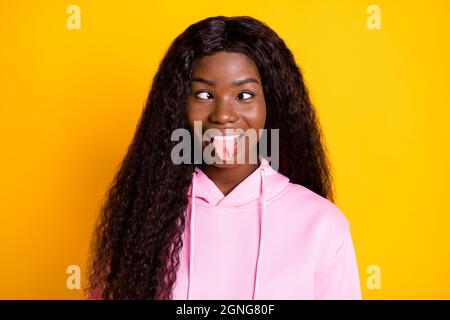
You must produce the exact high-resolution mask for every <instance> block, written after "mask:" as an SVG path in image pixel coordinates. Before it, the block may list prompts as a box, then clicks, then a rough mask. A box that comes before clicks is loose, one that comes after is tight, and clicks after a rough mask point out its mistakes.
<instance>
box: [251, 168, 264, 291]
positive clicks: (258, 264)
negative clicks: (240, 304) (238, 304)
mask: <svg viewBox="0 0 450 320" xmlns="http://www.w3.org/2000/svg"><path fill="white" fill-rule="evenodd" d="M259 173H260V175H261V202H262V203H261V216H260V221H261V223H260V226H259V243H258V256H257V260H256V271H255V282H254V284H253V296H252V299H253V300H255V299H256V294H257V293H258V289H259V280H260V272H259V271H260V270H261V256H262V252H263V249H264V235H263V231H264V218H265V214H264V209H265V206H266V199H265V196H264V169H261V170H260V171H259Z"/></svg>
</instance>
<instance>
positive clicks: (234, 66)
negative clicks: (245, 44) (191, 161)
mask: <svg viewBox="0 0 450 320" xmlns="http://www.w3.org/2000/svg"><path fill="white" fill-rule="evenodd" d="M188 118H189V123H190V125H191V127H192V128H194V121H201V124H202V130H203V132H202V133H204V132H205V131H206V130H208V129H218V131H213V132H212V134H211V135H205V137H206V138H207V139H206V140H207V141H202V149H205V148H206V147H207V146H208V145H210V144H212V146H210V147H211V149H214V150H216V149H217V150H225V149H222V146H224V147H225V146H226V147H225V148H226V150H227V151H225V152H223V153H222V156H221V157H223V156H229V155H230V154H229V153H228V152H229V150H230V143H229V141H234V151H233V150H232V155H231V156H232V157H234V161H233V164H216V163H215V164H214V165H215V166H217V167H233V166H236V165H238V164H237V163H236V162H237V161H236V158H235V153H236V144H237V142H238V141H239V139H240V141H239V146H242V145H243V141H244V140H245V143H246V144H245V145H246V147H245V150H244V151H243V152H244V153H245V162H246V163H248V161H249V156H248V153H249V152H253V150H255V149H256V148H255V146H256V144H257V141H255V140H254V139H250V138H248V137H247V136H245V137H244V138H242V135H237V133H239V132H242V131H244V132H245V131H247V130H249V129H253V130H254V132H255V133H256V134H257V135H259V133H260V132H259V130H260V129H263V128H264V124H265V121H266V103H265V100H264V92H263V87H262V82H261V77H260V74H259V72H258V69H257V67H256V65H255V64H254V63H253V61H251V60H250V59H249V58H248V57H247V56H246V55H244V54H240V53H232V52H224V51H222V52H218V53H216V54H214V55H211V56H206V57H203V58H202V59H200V60H199V62H198V64H197V66H196V68H195V69H194V70H193V72H192V85H191V91H190V93H189V97H188ZM226 129H227V130H226ZM241 130H242V131H241ZM210 131H211V130H210ZM249 131H252V130H249ZM219 132H220V134H219ZM247 132H248V131H247ZM258 137H259V136H258ZM210 138H211V139H210ZM202 140H204V139H202ZM227 141H228V142H227ZM241 142H242V143H241ZM217 150H216V151H215V153H216V154H217ZM233 153H234V156H233ZM213 155H214V153H213Z"/></svg>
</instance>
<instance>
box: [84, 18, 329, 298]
mask: <svg viewBox="0 0 450 320" xmlns="http://www.w3.org/2000/svg"><path fill="white" fill-rule="evenodd" d="M219 51H227V52H237V53H242V54H245V55H247V56H248V57H249V58H250V59H251V60H252V61H253V62H254V63H255V65H256V66H257V68H258V70H259V73H260V76H261V80H262V84H263V90H264V96H265V100H266V108H267V117H266V125H265V128H266V129H279V136H280V146H279V157H280V158H279V159H280V162H279V172H280V173H282V174H284V175H285V176H287V177H289V178H290V180H291V182H293V183H297V184H301V185H303V186H305V187H307V188H308V189H310V190H312V191H314V192H316V193H317V194H319V195H321V196H323V197H325V198H327V199H329V200H330V201H333V194H332V193H333V191H332V183H331V174H330V166H329V163H328V160H327V156H326V153H327V151H326V149H325V145H324V141H323V135H322V132H321V129H320V126H319V123H318V119H317V116H316V113H315V111H314V108H313V106H312V104H311V102H310V98H309V94H308V91H307V88H306V87H305V84H304V81H303V77H302V73H301V71H300V68H299V67H298V66H297V64H296V62H295V60H294V57H293V54H292V52H291V51H290V50H289V49H288V48H287V46H286V44H285V42H284V41H283V40H282V39H281V38H280V37H279V36H278V35H277V34H276V33H275V32H274V31H273V30H272V29H270V28H269V27H268V26H267V25H266V24H265V23H263V22H261V21H258V20H256V19H254V18H251V17H248V16H239V17H224V16H217V17H210V18H207V19H204V20H201V21H199V22H197V23H195V24H193V25H191V26H189V27H188V28H187V29H186V30H185V31H184V32H183V33H181V34H180V35H179V36H178V37H177V38H176V39H175V40H174V41H173V42H172V44H171V46H170V47H169V49H168V50H167V52H166V54H165V56H164V58H163V59H162V61H161V63H160V65H159V69H158V71H157V73H156V74H155V76H154V79H153V82H152V86H151V88H150V91H149V94H148V98H147V100H146V103H145V107H144V109H143V111H142V114H141V117H140V119H139V122H138V125H137V127H136V132H135V135H134V138H133V140H132V142H131V144H130V145H129V147H128V150H127V152H126V155H125V157H124V159H123V160H122V162H121V164H120V166H119V169H118V172H117V173H116V175H115V177H114V180H113V181H112V183H111V185H110V187H109V189H108V192H107V194H106V197H105V198H106V199H105V201H104V203H103V205H102V209H101V214H100V216H99V218H98V221H97V224H96V228H95V230H94V235H93V241H92V244H91V257H90V260H89V264H88V269H89V272H88V275H89V279H88V280H89V284H88V286H87V288H86V290H87V291H88V295H90V296H91V298H101V299H172V298H173V296H172V290H173V285H174V283H175V280H176V273H177V269H178V267H179V263H180V261H179V252H180V250H181V248H182V245H183V243H182V234H183V231H184V227H185V214H186V208H187V206H188V202H189V200H188V197H187V192H188V189H189V186H190V184H191V178H192V174H193V172H194V165H188V164H182V165H175V164H174V163H173V162H172V160H171V150H172V148H173V146H174V145H175V144H176V143H178V142H174V141H171V134H172V131H173V130H175V129H178V128H186V129H188V130H191V128H190V127H189V123H188V120H187V119H188V117H187V97H188V93H189V91H190V86H191V74H192V71H193V69H194V68H195V66H196V63H197V62H198V61H199V59H200V58H202V57H204V56H207V55H212V54H214V53H217V52H219ZM268 131H270V130H268Z"/></svg>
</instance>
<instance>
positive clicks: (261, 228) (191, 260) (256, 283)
mask: <svg viewBox="0 0 450 320" xmlns="http://www.w3.org/2000/svg"><path fill="white" fill-rule="evenodd" d="M259 173H260V175H261V211H260V217H259V218H260V219H259V221H260V226H259V242H258V255H257V261H256V270H255V279H254V282H253V295H252V299H253V300H255V298H256V295H257V293H258V289H259V280H260V273H259V271H260V269H261V256H262V253H263V249H264V220H265V214H264V211H265V206H266V199H265V195H264V189H265V187H264V173H265V172H264V169H261V170H260V171H259ZM197 174H198V173H197V171H194V173H193V174H192V192H191V217H190V232H189V233H190V235H189V241H190V243H189V248H190V249H189V277H188V284H187V286H188V293H187V300H191V292H192V287H191V284H192V279H193V278H192V276H193V274H194V271H193V270H194V235H195V230H194V227H195V223H194V218H195V196H196V195H195V178H196V176H197Z"/></svg>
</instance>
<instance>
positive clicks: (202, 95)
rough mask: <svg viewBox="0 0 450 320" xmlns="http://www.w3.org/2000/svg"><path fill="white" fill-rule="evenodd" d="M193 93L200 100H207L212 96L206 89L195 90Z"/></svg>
mask: <svg viewBox="0 0 450 320" xmlns="http://www.w3.org/2000/svg"><path fill="white" fill-rule="evenodd" d="M195 95H196V96H197V98H199V99H202V100H208V99H211V98H212V94H210V93H209V92H207V91H197V92H196V93H195Z"/></svg>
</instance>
